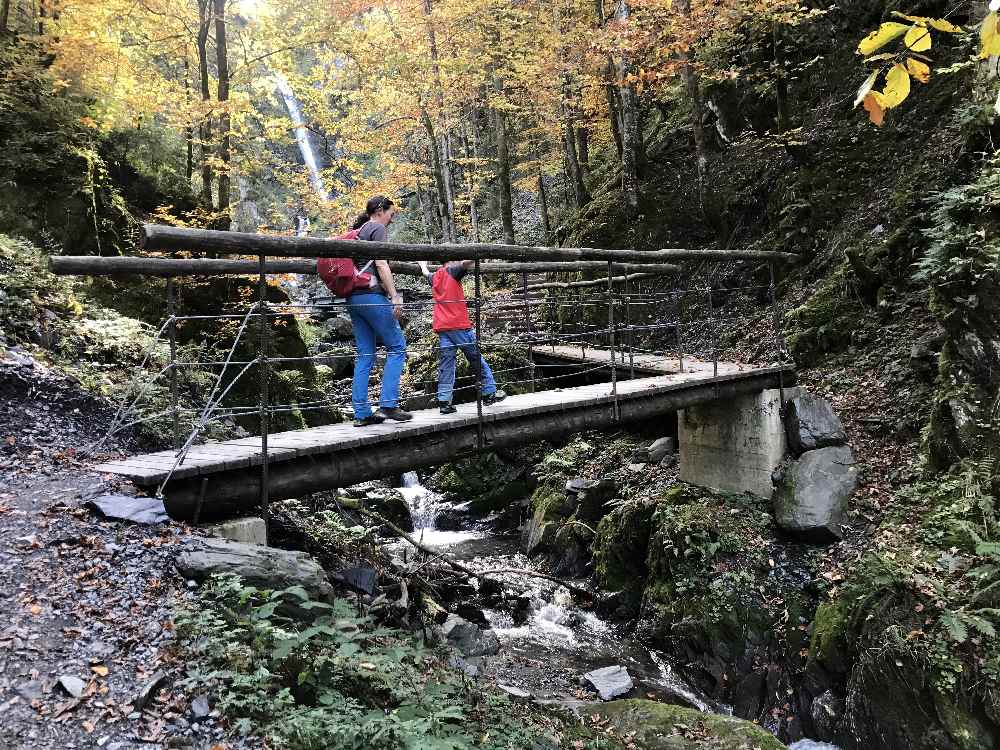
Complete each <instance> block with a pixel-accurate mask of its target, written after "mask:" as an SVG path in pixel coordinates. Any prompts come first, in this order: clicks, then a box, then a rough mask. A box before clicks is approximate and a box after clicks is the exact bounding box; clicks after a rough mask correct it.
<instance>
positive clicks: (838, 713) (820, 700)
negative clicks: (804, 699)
mask: <svg viewBox="0 0 1000 750" xmlns="http://www.w3.org/2000/svg"><path fill="white" fill-rule="evenodd" d="M809 713H810V715H811V717H812V723H813V730H814V732H815V734H816V738H817V739H820V740H824V741H832V740H834V739H836V738H837V726H838V725H839V724H840V719H841V717H842V716H843V715H844V701H843V699H842V698H838V697H837V696H836V695H834V694H833V691H832V690H827V691H826V692H825V693H823V694H822V695H820V696H819V697H817V698H816V699H815V700H813V702H812V706H811V707H810V709H809Z"/></svg>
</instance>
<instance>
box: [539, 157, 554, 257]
mask: <svg viewBox="0 0 1000 750" xmlns="http://www.w3.org/2000/svg"><path fill="white" fill-rule="evenodd" d="M538 212H539V213H540V214H541V217H542V243H543V244H548V242H549V235H551V234H552V227H551V226H550V225H549V198H548V196H547V195H546V193H545V181H544V180H543V179H542V170H541V169H539V170H538Z"/></svg>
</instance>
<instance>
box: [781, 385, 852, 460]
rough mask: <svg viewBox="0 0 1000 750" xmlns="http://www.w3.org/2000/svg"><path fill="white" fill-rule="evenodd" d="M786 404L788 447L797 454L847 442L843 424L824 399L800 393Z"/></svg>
mask: <svg viewBox="0 0 1000 750" xmlns="http://www.w3.org/2000/svg"><path fill="white" fill-rule="evenodd" d="M786 408H787V412H786V414H785V432H786V434H787V435H788V447H789V449H790V450H791V451H792V453H793V454H795V455H796V456H800V455H802V454H803V453H805V452H806V451H811V450H815V449H817V448H826V447H829V446H832V445H843V444H844V443H846V442H847V433H846V432H844V426H843V425H842V424H841V423H840V419H839V418H838V417H837V415H836V414H834V413H833V407H832V406H830V402H829V401H827V400H826V399H824V398H820V397H819V396H814V395H812V394H811V393H802V394H801V395H798V396H796V397H795V398H793V399H791V400H790V401H789V402H788V405H787V407H786Z"/></svg>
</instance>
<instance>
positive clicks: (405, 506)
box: [344, 481, 413, 531]
mask: <svg viewBox="0 0 1000 750" xmlns="http://www.w3.org/2000/svg"><path fill="white" fill-rule="evenodd" d="M344 495H345V496H346V497H347V498H349V499H351V500H356V501H358V502H359V503H361V504H362V505H363V506H364V507H365V508H367V509H368V510H372V511H374V512H376V513H378V514H379V515H380V516H382V518H384V519H385V520H387V521H391V522H392V523H393V524H395V525H396V526H398V527H399V528H401V529H402V530H403V531H413V518H412V516H411V515H410V505H409V503H407V502H406V498H405V497H403V493H401V492H400V491H399V490H398V489H396V488H395V487H387V486H385V485H384V484H383V483H382V482H379V481H371V482H362V483H361V484H356V485H354V486H353V487H348V488H347V489H346V490H344Z"/></svg>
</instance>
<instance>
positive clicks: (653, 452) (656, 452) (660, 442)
mask: <svg viewBox="0 0 1000 750" xmlns="http://www.w3.org/2000/svg"><path fill="white" fill-rule="evenodd" d="M676 442H677V441H676V440H674V438H672V437H661V438H658V439H656V440H654V441H653V443H652V444H651V445H650V446H649V448H647V450H648V452H649V463H651V464H658V463H660V462H661V461H663V459H665V458H666V457H667V456H672V455H673V454H674V453H675V452H676V450H677V446H676Z"/></svg>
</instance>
